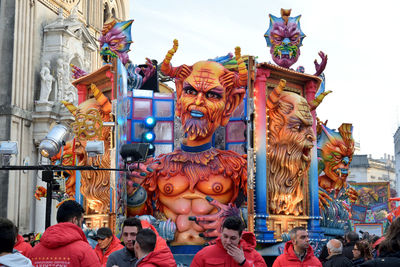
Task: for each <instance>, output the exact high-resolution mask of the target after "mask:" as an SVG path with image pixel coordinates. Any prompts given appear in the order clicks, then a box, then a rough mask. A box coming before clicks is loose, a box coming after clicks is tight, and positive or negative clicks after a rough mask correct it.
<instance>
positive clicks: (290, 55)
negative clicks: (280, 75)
mask: <svg viewBox="0 0 400 267" xmlns="http://www.w3.org/2000/svg"><path fill="white" fill-rule="evenodd" d="M290 12H291V10H290V9H289V10H285V9H281V16H282V17H281V18H278V17H275V16H273V15H271V14H270V15H269V18H270V24H269V28H268V30H267V32H266V33H265V34H264V37H265V40H266V41H267V46H268V47H271V50H270V53H271V56H272V60H273V61H274V62H275V63H276V64H278V65H279V66H281V67H284V68H289V67H290V66H292V65H293V64H294V63H296V62H297V60H298V58H299V56H300V47H301V46H302V42H303V39H304V37H306V36H305V35H304V33H303V32H302V31H301V28H300V18H301V15H300V16H297V17H290Z"/></svg>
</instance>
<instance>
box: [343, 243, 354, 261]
mask: <svg viewBox="0 0 400 267" xmlns="http://www.w3.org/2000/svg"><path fill="white" fill-rule="evenodd" d="M355 244H356V242H350V243H347V244H346V245H344V247H343V253H342V254H343V255H344V256H346V257H347V258H348V259H349V260H352V259H353V258H354V255H353V248H354V245H355Z"/></svg>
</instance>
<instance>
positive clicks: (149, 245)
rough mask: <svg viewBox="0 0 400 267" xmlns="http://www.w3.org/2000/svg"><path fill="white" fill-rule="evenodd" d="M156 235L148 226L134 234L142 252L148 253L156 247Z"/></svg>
mask: <svg viewBox="0 0 400 267" xmlns="http://www.w3.org/2000/svg"><path fill="white" fill-rule="evenodd" d="M156 241H157V236H156V234H155V233H154V232H153V230H151V229H149V228H145V229H141V230H140V231H139V232H138V233H137V235H136V242H137V243H138V244H139V246H140V249H141V250H142V251H143V252H144V253H150V252H152V251H153V250H154V248H155V247H156Z"/></svg>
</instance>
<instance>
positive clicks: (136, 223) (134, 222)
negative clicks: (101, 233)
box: [122, 217, 142, 231]
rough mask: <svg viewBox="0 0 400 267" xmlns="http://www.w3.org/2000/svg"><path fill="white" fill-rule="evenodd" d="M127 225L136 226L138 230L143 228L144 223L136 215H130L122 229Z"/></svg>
mask: <svg viewBox="0 0 400 267" xmlns="http://www.w3.org/2000/svg"><path fill="white" fill-rule="evenodd" d="M125 226H136V227H137V229H138V231H140V230H142V223H141V221H140V219H138V218H136V217H129V218H127V219H125V221H124V223H123V225H122V231H123V229H124V227H125Z"/></svg>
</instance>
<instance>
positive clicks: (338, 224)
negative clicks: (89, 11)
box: [317, 120, 358, 236]
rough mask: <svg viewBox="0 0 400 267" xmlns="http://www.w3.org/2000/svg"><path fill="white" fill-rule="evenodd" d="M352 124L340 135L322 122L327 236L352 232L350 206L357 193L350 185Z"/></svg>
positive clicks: (321, 160)
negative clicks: (348, 181) (348, 180)
mask: <svg viewBox="0 0 400 267" xmlns="http://www.w3.org/2000/svg"><path fill="white" fill-rule="evenodd" d="M352 132H353V127H352V125H351V124H348V123H343V124H342V125H341V126H340V127H339V129H338V131H334V130H332V129H329V128H328V127H327V126H326V123H325V124H323V123H322V122H320V121H319V120H318V125H317V134H318V141H317V146H318V175H319V176H318V185H319V205H320V209H321V216H322V219H321V227H323V229H324V232H325V235H331V236H335V235H343V234H344V233H345V231H349V230H350V225H349V221H348V220H349V212H350V209H349V207H350V205H351V204H352V203H354V202H355V201H356V200H357V195H358V194H357V192H356V191H355V190H354V189H353V188H352V187H351V186H350V185H349V184H348V183H347V177H348V175H349V167H350V163H351V161H352V158H353V153H354V139H353V136H352Z"/></svg>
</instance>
